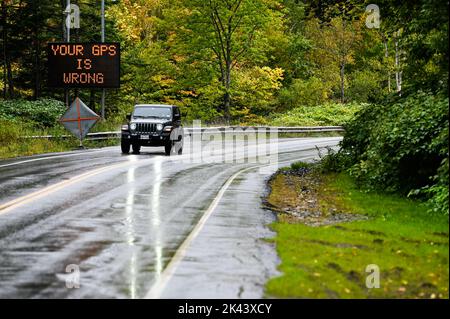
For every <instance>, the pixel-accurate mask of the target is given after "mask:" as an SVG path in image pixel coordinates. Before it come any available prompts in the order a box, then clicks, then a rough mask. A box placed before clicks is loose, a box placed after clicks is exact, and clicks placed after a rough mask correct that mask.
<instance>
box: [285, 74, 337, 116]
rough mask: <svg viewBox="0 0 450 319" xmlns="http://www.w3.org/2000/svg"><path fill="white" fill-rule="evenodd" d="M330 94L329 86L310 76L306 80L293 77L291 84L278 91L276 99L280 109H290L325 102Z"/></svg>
mask: <svg viewBox="0 0 450 319" xmlns="http://www.w3.org/2000/svg"><path fill="white" fill-rule="evenodd" d="M330 94H331V88H330V87H328V86H327V85H326V83H324V82H323V81H322V80H320V79H319V78H316V77H311V78H310V79H308V80H302V79H294V80H293V82H292V84H291V86H289V87H287V88H284V89H282V90H281V91H280V94H279V96H278V100H279V103H280V105H281V108H282V109H292V108H295V107H299V106H312V105H318V104H322V103H325V101H327V100H328V98H329V96H330Z"/></svg>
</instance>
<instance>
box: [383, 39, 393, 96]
mask: <svg viewBox="0 0 450 319" xmlns="http://www.w3.org/2000/svg"><path fill="white" fill-rule="evenodd" d="M383 38H384V56H385V58H386V61H387V63H388V70H387V73H388V74H387V75H388V76H387V83H388V92H389V93H391V71H390V70H389V61H388V58H389V50H388V43H387V39H386V38H385V37H383Z"/></svg>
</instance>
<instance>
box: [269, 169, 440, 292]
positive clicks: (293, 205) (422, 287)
mask: <svg viewBox="0 0 450 319" xmlns="http://www.w3.org/2000/svg"><path fill="white" fill-rule="evenodd" d="M270 187H271V193H270V195H269V196H268V198H267V205H268V206H269V207H270V208H271V209H273V210H274V211H276V212H278V221H277V222H276V223H274V224H273V225H272V228H273V229H274V230H275V231H276V232H277V236H276V237H275V238H274V239H273V242H274V243H275V244H276V247H277V252H278V254H279V256H280V258H281V265H280V266H279V270H280V271H281V272H282V275H281V276H280V277H276V278H273V279H272V280H270V281H269V282H268V284H267V287H266V294H267V295H268V296H269V297H284V298H293V297H295V298H297V297H299V298H448V296H449V294H448V280H449V257H448V256H449V246H448V244H449V225H448V216H446V215H442V214H430V213H429V212H428V208H427V206H426V204H424V203H423V202H420V201H417V200H412V199H408V198H405V197H403V196H400V195H393V194H385V193H380V192H373V191H372V192H367V191H361V190H360V189H359V187H358V185H356V184H355V182H354V179H353V178H352V177H350V176H349V175H348V174H347V173H327V174H323V173H322V171H321V168H320V166H318V165H317V164H316V165H315V166H310V165H304V164H296V165H294V166H293V167H291V168H286V169H283V170H281V171H280V172H279V173H278V174H276V175H275V176H274V177H273V178H272V180H271V181H270ZM305 200H306V201H305ZM339 216H341V217H339ZM342 216H344V217H342ZM372 264H375V265H377V266H378V267H379V270H380V288H373V289H368V288H367V287H366V277H367V276H368V275H370V272H366V267H367V266H368V265H372Z"/></svg>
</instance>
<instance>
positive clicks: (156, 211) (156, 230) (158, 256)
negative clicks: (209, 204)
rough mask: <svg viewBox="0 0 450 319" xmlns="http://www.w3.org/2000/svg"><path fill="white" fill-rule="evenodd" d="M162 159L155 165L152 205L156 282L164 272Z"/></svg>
mask: <svg viewBox="0 0 450 319" xmlns="http://www.w3.org/2000/svg"><path fill="white" fill-rule="evenodd" d="M161 166H162V157H157V158H155V162H154V164H153V171H154V175H153V176H154V180H153V190H152V199H151V203H150V207H151V216H152V234H155V236H154V245H153V247H155V280H157V279H158V278H159V277H160V275H161V273H162V270H163V263H162V238H161V227H160V225H161V215H160V214H161V210H160V196H161V182H162V170H161Z"/></svg>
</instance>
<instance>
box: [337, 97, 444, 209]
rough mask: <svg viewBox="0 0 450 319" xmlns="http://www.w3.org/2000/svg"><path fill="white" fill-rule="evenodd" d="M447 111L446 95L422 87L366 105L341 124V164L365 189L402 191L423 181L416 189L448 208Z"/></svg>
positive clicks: (408, 190)
mask: <svg viewBox="0 0 450 319" xmlns="http://www.w3.org/2000/svg"><path fill="white" fill-rule="evenodd" d="M448 115H449V113H448V97H446V96H443V95H432V94H426V93H423V92H418V93H416V94H414V95H411V96H409V97H406V98H402V99H400V100H398V101H395V102H393V103H386V104H384V105H371V106H368V107H365V108H364V109H363V110H361V111H360V112H358V113H357V115H356V116H355V118H354V120H352V121H351V122H349V123H348V124H347V125H346V126H345V128H346V134H345V137H344V140H343V142H342V144H341V146H342V148H341V150H340V155H341V156H345V157H347V160H345V161H343V163H344V164H343V165H345V166H346V167H347V168H349V170H350V173H351V175H352V176H353V177H355V178H356V180H357V181H358V182H359V183H360V185H363V186H365V187H367V188H369V189H381V190H384V191H388V192H401V193H404V194H407V193H408V192H410V191H411V190H414V189H420V188H423V187H425V189H426V191H425V189H424V191H423V192H416V193H421V194H427V195H428V196H431V197H432V199H431V200H432V201H434V203H435V206H434V207H435V208H436V209H437V210H439V211H442V210H443V209H444V210H445V209H447V211H448V203H447V204H446V205H445V203H444V202H445V200H446V199H445V198H446V197H445V195H444V192H445V189H447V191H448V177H447V179H446V180H445V179H444V178H443V177H442V176H443V175H445V173H442V172H443V171H445V170H447V172H448V168H447V169H446V168H445V167H448V160H447V162H446V161H445V159H446V158H448ZM446 165H447V166H446ZM436 176H437V177H436ZM430 178H432V182H431V183H430ZM445 207H447V208H445Z"/></svg>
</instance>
